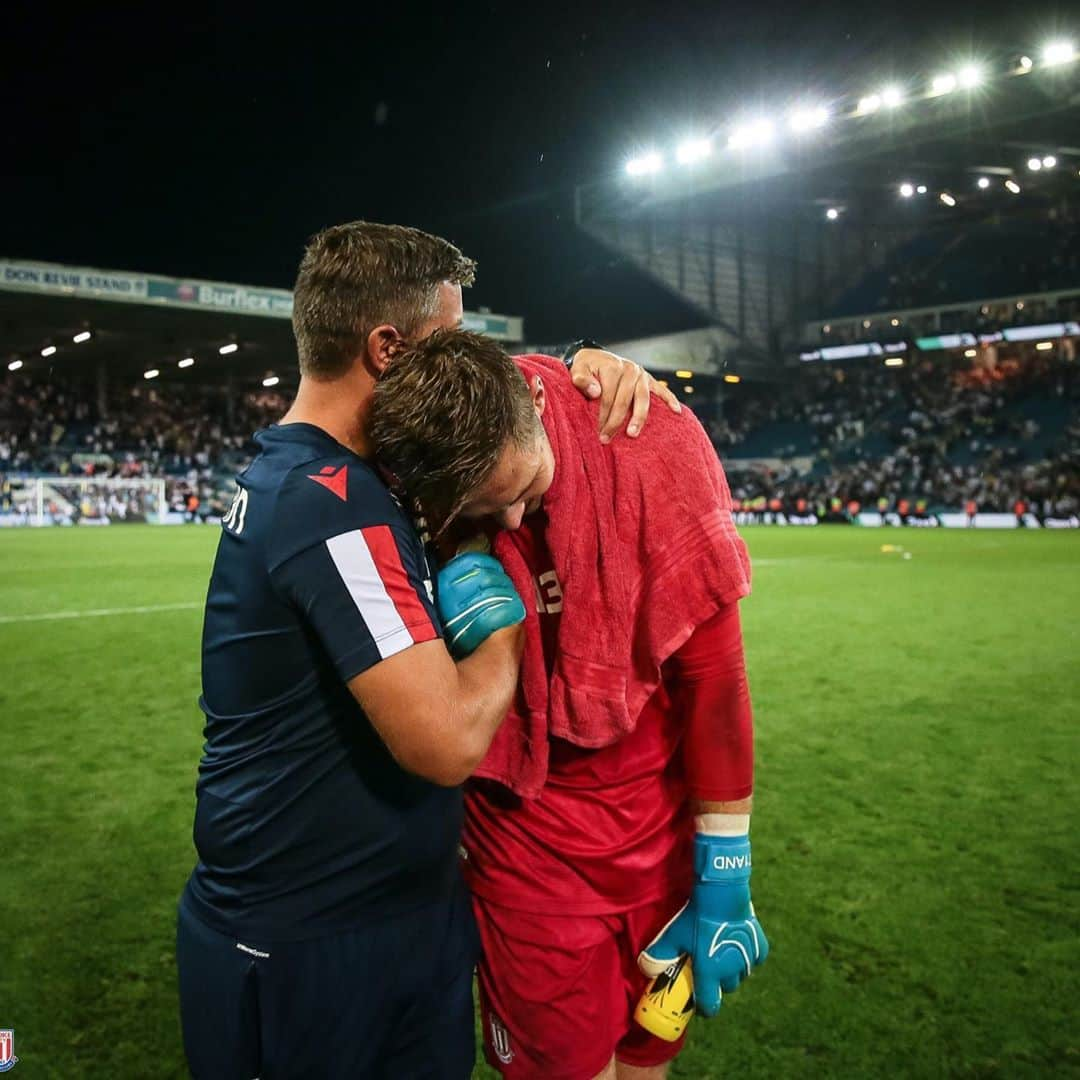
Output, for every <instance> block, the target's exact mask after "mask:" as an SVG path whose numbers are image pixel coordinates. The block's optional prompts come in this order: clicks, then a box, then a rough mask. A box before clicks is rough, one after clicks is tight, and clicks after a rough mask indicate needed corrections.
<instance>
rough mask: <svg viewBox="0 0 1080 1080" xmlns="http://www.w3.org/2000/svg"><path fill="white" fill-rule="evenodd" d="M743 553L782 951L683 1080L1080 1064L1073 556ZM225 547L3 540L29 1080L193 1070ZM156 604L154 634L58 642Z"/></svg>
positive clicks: (11, 916) (1, 1009)
mask: <svg viewBox="0 0 1080 1080" xmlns="http://www.w3.org/2000/svg"><path fill="white" fill-rule="evenodd" d="M746 536H747V539H748V542H749V544H750V547H751V551H752V553H753V555H754V558H755V563H756V571H755V581H754V594H753V596H752V597H751V598H750V599H748V600H747V601H746V602H745V604H744V609H743V619H744V629H745V636H746V643H747V653H748V659H749V664H750V673H751V680H752V689H753V695H754V702H755V713H756V724H757V756H758V769H757V785H758V793H757V805H756V811H755V815H754V830H753V835H754V849H755V860H754V861H755V873H754V882H753V891H754V897H755V902H756V904H757V907H758V912H759V915H760V917H761V919H762V923H763V925H764V926H765V929H766V932H767V933H768V934H769V935H770V938H771V941H772V943H773V953H772V955H771V956H770V958H769V961H768V963H767V965H766V966H765V967H764V968H763V969H761V972H760V974H756V975H755V976H754V978H753V979H751V980H750V982H749V983H747V984H746V985H745V986H744V987H743V988H742V989H741V990H740V991H739V992H738V993H737V994H734V995H731V996H730V997H729V998H728V999H727V1000H726V1002H725V1005H724V1009H723V1010H722V1013H721V1015H720V1016H719V1017H718V1018H717V1019H716V1020H713V1021H709V1022H703V1021H701V1020H700V1019H698V1020H695V1021H694V1023H693V1025H692V1027H691V1036H690V1041H689V1045H688V1047H687V1049H686V1050H685V1051H684V1053H683V1054H682V1056H681V1057H680V1059H679V1060H678V1061H677V1062H676V1064H675V1066H674V1067H673V1070H672V1075H673V1076H675V1077H686V1078H690V1077H693V1078H701V1080H705V1078H709V1077H717V1078H719V1077H721V1076H727V1075H731V1074H734V1073H738V1074H739V1075H740V1076H741V1077H776V1076H785V1077H787V1076H799V1075H806V1076H837V1077H840V1076H843V1077H852V1076H860V1077H861V1076H866V1077H879V1076H882V1075H887V1074H894V1075H905V1076H927V1077H930V1076H942V1075H955V1076H972V1077H974V1076H980V1077H985V1076H1009V1077H1012V1076H1018V1075H1032V1076H1034V1075H1050V1074H1061V1073H1068V1072H1073V1071H1080V1049H1078V1037H1077V1034H1076V1023H1075V1013H1076V1010H1075V1006H1074V1004H1073V1003H1074V1001H1075V999H1076V995H1077V990H1078V981H1080V980H1078V977H1077V972H1078V970H1080V935H1078V929H1080V928H1078V917H1077V889H1078V886H1080V876H1078V873H1077V870H1076V857H1075V831H1076V825H1077V822H1078V820H1080V813H1078V811H1080V795H1078V792H1077V785H1076V781H1075V772H1076V761H1077V760H1078V755H1077V745H1076V738H1077V736H1076V726H1077V725H1076V720H1077V710H1076V692H1077V663H1076V656H1077V652H1078V646H1080V641H1078V632H1077V631H1078V626H1080V615H1078V612H1080V537H1077V536H1075V535H1070V534H1067V533H1049V532H1047V533H1004V532H1003V533H991V532H930V531H925V532H924V531H916V530H909V531H903V532H902V531H900V530H881V531H879V530H860V529H855V528H852V529H843V528H820V529H775V528H774V529H766V528H759V529H748V530H746ZM216 538H217V530H216V529H212V528H194V527H192V528H183V529H181V528H177V529H161V528H154V527H149V526H147V527H141V526H126V527H124V526H114V527H110V528H107V529H100V530H91V529H70V530H63V529H46V530H12V531H6V532H3V533H0V656H3V673H4V677H3V679H2V680H0V705H2V707H3V712H2V715H3V718H4V720H3V733H4V739H3V756H4V762H5V785H4V795H3V799H2V801H0V806H2V812H0V860H2V862H0V865H2V869H0V926H3V928H4V931H5V932H4V938H3V945H2V947H0V1026H3V1027H14V1029H15V1032H16V1052H17V1053H18V1055H19V1058H20V1064H19V1069H20V1070H22V1072H25V1074H26V1075H27V1076H56V1077H64V1078H67V1077H72V1076H81V1075H86V1074H89V1073H90V1072H91V1071H94V1072H99V1071H100V1072H102V1073H103V1074H105V1075H112V1076H118V1077H125V1078H126V1077H139V1078H142V1077H151V1076H152V1077H172V1076H183V1075H186V1071H185V1068H184V1063H183V1055H182V1051H181V1048H180V1039H179V1027H178V1022H177V1007H176V993H175V969H174V961H173V926H174V911H175V901H176V898H177V896H178V895H179V892H180V890H181V888H182V886H183V883H184V880H185V878H186V876H187V874H188V872H189V871H190V868H191V865H192V862H193V858H194V854H193V851H192V848H191V843H190V834H191V815H192V810H193V805H194V800H193V787H194V779H195V767H196V764H197V761H198V756H199V752H200V746H201V727H202V718H201V714H200V713H199V711H198V709H197V707H196V704H195V701H196V697H197V694H198V684H199V679H198V661H199V656H198V650H199V629H200V623H201V611H200V609H199V605H200V604H201V601H202V598H203V595H204V593H205V587H206V580H207V577H208V574H209V566H210V561H211V559H212V554H213V547H214V543H215V542H216ZM890 542H891V543H899V544H903V545H904V546H905V547H906V548H908V549H909V551H910V552H911V554H912V558H911V559H910V560H904V559H903V558H902V556H901V555H899V554H883V553H882V552H881V551H880V546H881V544H883V543H890ZM184 604H190V605H192V606H190V607H179V606H178V605H184ZM135 607H138V608H161V609H162V610H145V611H142V612H139V613H132V612H127V613H123V612H119V613H116V614H109V615H85V616H81V617H73V618H49V619H41V618H40V617H41V616H43V615H49V616H54V615H58V614H60V615H64V614H70V613H73V612H87V611H100V610H102V609H106V610H114V609H129V608H135ZM478 1075H482V1076H493V1075H494V1074H493V1073H490V1072H489V1071H488V1070H486V1069H484V1068H481V1069H478Z"/></svg>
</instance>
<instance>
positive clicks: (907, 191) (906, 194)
mask: <svg viewBox="0 0 1080 1080" xmlns="http://www.w3.org/2000/svg"><path fill="white" fill-rule="evenodd" d="M914 194H915V185H914V184H908V183H904V184H901V185H900V198H902V199H910V198H911V196H912V195H914Z"/></svg>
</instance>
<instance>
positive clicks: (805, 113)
mask: <svg viewBox="0 0 1080 1080" xmlns="http://www.w3.org/2000/svg"><path fill="white" fill-rule="evenodd" d="M828 122H829V110H828V109H826V108H825V106H824V105H814V106H800V107H799V108H797V109H792V110H791V113H790V114H789V115H788V127H789V128H790V129H791V130H792V131H793V132H794V133H795V134H796V135H804V134H806V133H807V132H808V131H817V130H818V128H823V127H824V126H825V125H826V124H827V123H828Z"/></svg>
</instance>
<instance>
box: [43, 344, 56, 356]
mask: <svg viewBox="0 0 1080 1080" xmlns="http://www.w3.org/2000/svg"><path fill="white" fill-rule="evenodd" d="M55 352H56V346H55V345H46V346H45V348H44V349H42V350H41V355H42V356H52V355H53V353H55Z"/></svg>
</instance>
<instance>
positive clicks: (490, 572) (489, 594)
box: [438, 551, 525, 660]
mask: <svg viewBox="0 0 1080 1080" xmlns="http://www.w3.org/2000/svg"><path fill="white" fill-rule="evenodd" d="M438 604H439V614H440V616H441V617H442V620H443V630H444V633H445V635H446V643H447V646H448V647H449V649H450V654H451V655H452V656H453V657H454V659H455V660H461V659H463V658H464V657H466V656H468V655H469V654H470V653H472V652H473V651H474V650H475V649H476V648H477V647H478V646H479V645H480V644H482V643H483V642H484V641H486V640H487V639H488V638H489V637H490V636H491V635H492V634H494V633H495V631H496V630H502V629H503V628H504V627H507V626H515V625H517V624H518V623H521V622H524V621H525V605H524V604H523V603H522V602H521V597H520V596H519V595H518V592H517V590H516V589H515V588H514V585H513V583H512V582H511V581H510V578H509V577H508V576H507V574H506V571H505V570H504V569H503V568H502V564H501V563H500V562H499V560H498V559H496V558H494V557H493V556H491V555H484V554H482V553H480V552H475V551H470V552H468V553H466V554H464V555H458V556H456V557H455V558H453V559H451V560H450V561H449V562H448V563H447V564H446V566H444V567H443V568H442V570H440V571H439V593H438Z"/></svg>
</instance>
